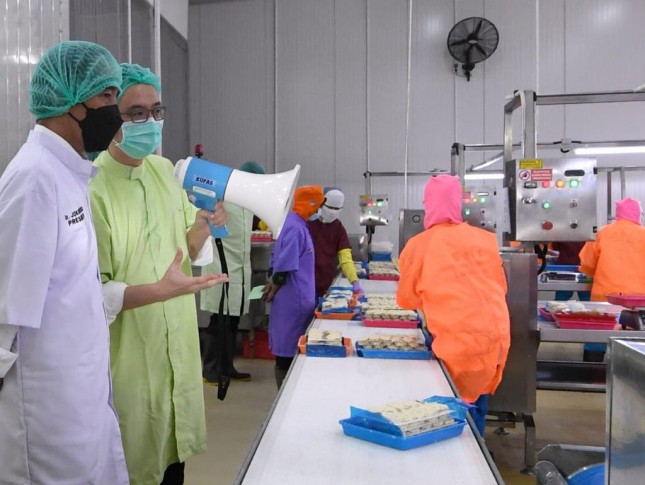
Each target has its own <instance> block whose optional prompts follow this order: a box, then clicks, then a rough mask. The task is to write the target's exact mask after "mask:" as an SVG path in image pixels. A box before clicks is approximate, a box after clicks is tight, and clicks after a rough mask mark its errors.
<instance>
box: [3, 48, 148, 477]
mask: <svg viewBox="0 0 645 485" xmlns="http://www.w3.org/2000/svg"><path fill="white" fill-rule="evenodd" d="M120 85H121V68H120V66H119V64H118V63H117V62H116V61H115V59H114V58H113V57H112V55H111V54H110V53H109V52H108V51H107V50H106V49H105V48H103V47H101V46H99V45H97V44H93V43H90V42H80V41H73V42H63V43H61V44H57V45H56V46H54V47H52V48H51V49H49V50H48V51H47V52H46V53H45V54H44V55H43V57H42V58H41V60H40V61H39V63H38V65H37V66H36V69H35V71H34V74H33V77H32V80H31V85H30V111H31V112H32V113H33V114H34V115H35V116H36V118H37V120H38V122H37V125H36V127H35V128H34V129H33V130H32V131H31V132H30V134H29V138H28V140H27V142H26V143H25V144H24V145H23V146H22V148H21V149H20V150H19V152H18V154H17V155H16V156H15V157H14V159H13V160H12V161H11V163H9V165H8V167H7V169H6V170H5V172H4V173H3V174H2V177H0V228H1V229H0V248H2V250H1V251H0V384H1V385H2V388H0V484H2V485H5V484H12V485H13V484H43V485H45V484H46V485H49V484H100V485H122V484H127V483H128V475H127V470H126V466H125V459H124V456H123V447H122V445H121V435H120V432H119V426H118V420H117V415H116V413H115V411H114V408H113V406H112V391H111V384H110V375H109V372H110V367H109V334H108V324H107V321H106V317H105V310H104V307H103V298H102V293H101V281H100V279H99V271H98V260H97V246H96V237H95V233H94V227H93V225H92V220H91V214H90V204H89V202H88V182H89V180H90V178H91V177H92V176H93V174H94V171H93V168H92V164H91V162H90V161H89V160H87V159H86V157H85V154H86V152H90V151H99V150H103V149H105V148H107V146H108V144H109V142H110V141H111V140H112V138H113V137H114V135H115V133H116V132H117V131H118V129H119V127H120V126H121V123H122V121H121V116H120V114H119V110H118V107H117V106H116V95H117V92H118V89H117V88H118V86H120ZM142 446H145V443H142Z"/></svg>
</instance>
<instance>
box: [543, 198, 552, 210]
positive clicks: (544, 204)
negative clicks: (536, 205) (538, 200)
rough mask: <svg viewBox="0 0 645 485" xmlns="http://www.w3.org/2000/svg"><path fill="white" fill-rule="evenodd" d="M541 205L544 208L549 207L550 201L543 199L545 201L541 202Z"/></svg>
mask: <svg viewBox="0 0 645 485" xmlns="http://www.w3.org/2000/svg"><path fill="white" fill-rule="evenodd" d="M542 207H543V208H544V209H550V208H551V202H549V201H548V200H547V201H545V202H543V203H542Z"/></svg>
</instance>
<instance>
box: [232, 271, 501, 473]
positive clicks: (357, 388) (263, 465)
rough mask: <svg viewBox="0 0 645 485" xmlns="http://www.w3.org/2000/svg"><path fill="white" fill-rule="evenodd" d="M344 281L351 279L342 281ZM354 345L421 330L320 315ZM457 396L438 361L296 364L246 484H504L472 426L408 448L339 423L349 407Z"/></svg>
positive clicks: (389, 288)
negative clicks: (354, 433)
mask: <svg viewBox="0 0 645 485" xmlns="http://www.w3.org/2000/svg"><path fill="white" fill-rule="evenodd" d="M338 284H341V285H342V284H347V280H344V281H343V280H342V279H341V280H339V281H338ZM361 285H362V286H363V289H364V290H365V291H366V292H368V293H370V292H381V293H389V292H395V291H396V282H390V281H367V280H361ZM313 327H318V328H325V329H337V330H341V331H342V334H343V336H344V337H349V338H351V339H352V342H353V343H355V342H356V339H358V338H361V337H363V336H365V335H370V334H374V333H376V332H380V333H390V334H391V333H399V334H400V333H418V334H419V335H420V336H421V333H420V331H419V330H404V329H378V328H366V327H364V326H362V324H361V323H360V322H345V321H338V320H315V321H314V322H313ZM432 395H445V396H452V395H454V394H453V392H452V390H451V388H450V385H449V384H448V381H447V379H446V377H445V376H444V374H443V371H442V370H441V367H440V366H439V363H438V362H437V361H436V360H430V361H423V360H383V359H364V358H360V357H357V356H356V355H355V353H354V352H353V353H352V355H350V356H349V357H347V358H322V357H306V356H303V355H300V356H298V357H297V358H296V360H295V361H294V364H293V366H292V369H291V371H290V374H289V377H288V379H287V380H286V381H285V383H284V387H283V389H282V392H281V393H280V395H279V397H278V401H277V403H276V405H275V408H274V410H273V413H272V415H271V416H270V418H269V422H268V424H267V427H266V430H265V432H264V434H263V435H262V437H261V440H260V442H259V444H258V447H257V449H256V450H255V453H254V454H253V455H252V458H251V460H250V463H249V466H248V469H247V471H246V474H245V475H244V478H243V481H242V483H244V484H247V485H256V484H257V485H259V484H261V485H272V484H276V485H277V484H280V485H290V484H307V485H315V484H334V485H343V484H348V485H349V484H352V485H356V484H362V483H365V484H370V485H376V484H388V485H389V484H394V483H441V484H464V485H466V484H467V485H472V484H475V483H476V484H489V483H491V484H492V483H497V481H496V479H495V476H494V474H493V471H492V470H491V467H490V465H489V464H488V462H487V461H486V459H485V457H484V455H483V453H482V451H481V449H480V446H479V444H478V442H477V440H476V438H475V436H474V435H473V433H472V431H471V429H470V427H469V426H466V427H465V428H464V431H463V433H462V435H460V436H458V437H456V438H452V439H449V440H446V441H442V442H439V443H434V444H431V445H428V446H423V447H420V448H416V449H413V450H408V451H399V450H395V449H391V448H387V447H384V446H380V445H377V444H373V443H369V442H366V441H361V440H358V439H355V438H351V437H348V436H345V435H344V434H343V431H342V428H341V426H340V424H339V423H338V421H339V420H340V419H343V418H347V417H349V407H350V405H356V406H359V407H369V406H372V405H379V404H385V403H387V402H390V401H396V400H407V399H423V398H425V397H429V396H432Z"/></svg>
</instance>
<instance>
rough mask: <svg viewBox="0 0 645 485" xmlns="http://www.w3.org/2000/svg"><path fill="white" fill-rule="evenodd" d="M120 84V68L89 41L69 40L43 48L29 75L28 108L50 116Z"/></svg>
mask: <svg viewBox="0 0 645 485" xmlns="http://www.w3.org/2000/svg"><path fill="white" fill-rule="evenodd" d="M119 86H121V67H120V66H119V64H118V62H116V59H114V57H112V54H110V52H109V51H108V50H107V49H106V48H105V47H103V46H100V45H98V44H94V43H93V42H85V41H82V40H72V41H65V42H61V43H60V44H56V45H55V46H53V47H50V48H49V49H47V51H46V52H45V53H44V54H43V57H42V58H41V59H40V61H39V62H38V65H36V69H35V70H34V74H33V76H32V78H31V85H30V92H29V111H31V112H32V113H33V114H34V115H35V116H36V118H38V119H43V118H51V117H53V116H59V115H62V114H63V113H66V112H67V111H69V109H70V108H71V107H72V106H74V105H76V104H79V103H82V102H84V101H87V100H88V99H90V98H91V97H92V96H96V95H97V94H99V93H100V92H101V91H103V90H104V89H107V88H111V87H114V88H118V87H119Z"/></svg>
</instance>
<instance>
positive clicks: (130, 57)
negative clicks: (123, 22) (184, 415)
mask: <svg viewBox="0 0 645 485" xmlns="http://www.w3.org/2000/svg"><path fill="white" fill-rule="evenodd" d="M127 8H128V63H129V64H132V0H128V7H127Z"/></svg>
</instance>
